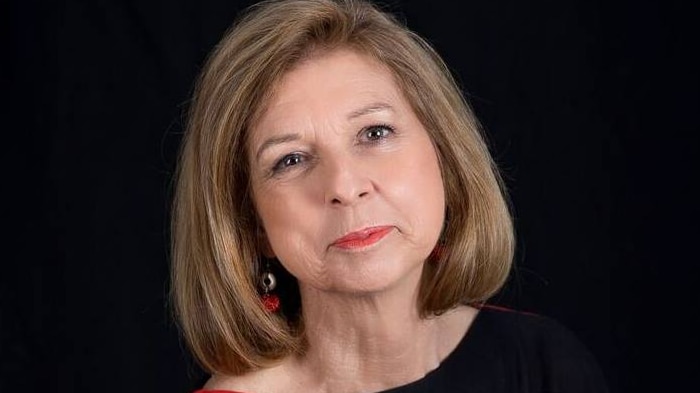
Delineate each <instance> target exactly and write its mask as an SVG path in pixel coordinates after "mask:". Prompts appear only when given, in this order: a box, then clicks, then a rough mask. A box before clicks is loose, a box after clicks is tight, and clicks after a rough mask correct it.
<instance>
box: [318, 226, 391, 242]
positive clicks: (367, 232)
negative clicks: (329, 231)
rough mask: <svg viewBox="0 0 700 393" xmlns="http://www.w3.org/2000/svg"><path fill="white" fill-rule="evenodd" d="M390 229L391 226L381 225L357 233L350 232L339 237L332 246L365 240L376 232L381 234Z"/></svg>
mask: <svg viewBox="0 0 700 393" xmlns="http://www.w3.org/2000/svg"><path fill="white" fill-rule="evenodd" d="M388 227H390V226H389V225H379V226H373V227H366V228H362V229H360V230H357V231H353V232H349V233H347V234H345V235H344V236H342V237H339V238H337V239H335V241H333V243H332V244H338V243H345V242H349V241H353V240H358V239H364V238H366V237H367V236H370V235H371V234H373V233H374V232H379V231H382V230H385V229H386V228H388Z"/></svg>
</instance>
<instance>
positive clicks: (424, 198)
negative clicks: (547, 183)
mask: <svg viewBox="0 0 700 393" xmlns="http://www.w3.org/2000/svg"><path fill="white" fill-rule="evenodd" d="M427 143H428V145H427V146H425V145H419V146H417V148H414V149H411V150H410V151H408V152H407V154H406V155H405V156H404V157H402V160H401V161H397V162H401V163H402V164H401V166H396V167H395V170H394V171H393V173H392V176H387V177H386V179H388V181H391V183H392V184H394V187H390V188H391V189H393V191H392V193H393V194H394V197H395V198H396V199H395V200H397V201H400V203H401V207H400V208H401V210H402V211H403V213H404V215H405V217H407V219H408V224H409V225H410V228H409V230H411V232H413V233H414V234H415V235H416V236H420V237H421V238H422V239H417V240H420V241H421V242H423V241H425V242H431V243H432V242H433V240H432V239H433V238H434V239H435V240H437V238H438V236H439V234H440V231H441V230H442V225H443V220H444V216H445V191H444V185H443V181H442V175H441V172H440V166H439V164H438V161H437V156H436V154H435V151H434V149H433V147H432V144H430V142H427Z"/></svg>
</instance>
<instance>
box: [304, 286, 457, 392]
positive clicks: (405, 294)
mask: <svg viewBox="0 0 700 393" xmlns="http://www.w3.org/2000/svg"><path fill="white" fill-rule="evenodd" d="M414 284H415V285H411V286H405V287H402V288H394V289H392V290H386V291H382V292H379V293H371V294H362V295H356V294H342V293H337V292H321V291H318V290H315V289H313V288H306V287H303V286H302V288H301V291H302V299H304V301H303V307H302V309H303V313H304V324H305V327H306V337H307V340H308V344H309V345H308V351H307V352H306V353H305V354H304V356H303V358H301V359H299V365H300V366H301V367H303V368H304V369H306V370H309V371H310V373H307V374H306V375H310V376H312V377H311V378H312V379H313V381H310V383H311V384H312V385H315V386H317V387H318V389H315V390H319V391H324V390H325V391H332V392H343V391H346V392H351V391H367V390H372V391H377V390H383V389H386V388H389V387H393V386H398V385H403V384H405V383H408V382H411V381H414V380H417V379H420V378H421V377H423V376H424V375H425V374H426V373H427V372H429V371H430V370H433V369H435V368H436V367H437V366H438V365H439V362H440V360H441V359H442V357H444V354H442V353H441V352H442V351H443V349H444V348H443V346H441V341H440V337H441V335H440V329H441V328H442V327H443V326H442V323H441V322H440V321H439V320H438V319H436V318H430V319H422V318H420V315H419V312H418V308H417V305H416V304H417V292H418V281H416V282H415V283H414Z"/></svg>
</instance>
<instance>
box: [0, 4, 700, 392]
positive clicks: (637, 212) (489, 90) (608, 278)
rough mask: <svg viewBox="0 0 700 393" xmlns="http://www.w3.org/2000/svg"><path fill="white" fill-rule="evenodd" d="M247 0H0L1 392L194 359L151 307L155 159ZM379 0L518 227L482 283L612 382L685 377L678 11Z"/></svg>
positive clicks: (688, 23) (659, 383)
mask: <svg viewBox="0 0 700 393" xmlns="http://www.w3.org/2000/svg"><path fill="white" fill-rule="evenodd" d="M247 4H249V2H235V1H213V0H205V1H198V2H194V1H190V2H171V1H151V2H144V1H135V0H132V1H105V0H91V1H88V0H84V1H64V2H50V1H44V2H41V1H39V2H37V1H26V2H20V1H14V2H9V3H8V2H5V3H3V5H2V6H1V7H2V8H3V9H2V10H0V11H1V14H2V19H3V21H2V29H3V34H2V37H3V40H4V41H5V44H4V45H3V50H2V52H3V56H2V57H3V59H2V61H1V64H2V72H1V74H2V78H3V81H2V91H3V94H2V100H3V102H2V104H3V105H2V113H3V119H2V121H1V122H0V124H1V125H2V147H3V148H2V151H3V154H2V155H1V156H2V158H3V161H4V162H3V164H2V169H3V173H4V176H3V180H2V184H3V187H2V189H3V195H4V197H3V202H2V211H3V222H4V223H5V225H4V227H5V228H4V231H3V233H4V235H3V243H4V246H3V251H4V252H3V253H2V255H3V256H2V269H1V270H0V277H1V279H0V280H1V281H0V284H1V285H2V286H1V291H2V292H0V295H1V296H0V302H2V303H1V304H2V308H1V309H0V310H1V311H0V328H1V329H0V355H1V356H0V367H1V368H0V391H3V392H9V391H39V390H40V389H48V390H49V391H58V392H83V391H101V392H140V391H143V392H154V391H162V392H187V391H189V390H191V389H193V388H194V387H195V386H196V384H197V383H199V381H201V377H202V373H201V371H200V370H199V369H198V368H197V367H196V365H195V364H194V363H193V361H192V360H191V359H190V358H189V357H188V355H186V351H185V350H184V349H183V344H182V343H181V342H180V341H179V339H178V333H177V329H176V327H175V324H174V322H173V321H172V319H171V317H170V315H169V311H168V308H167V292H168V282H167V280H168V251H167V249H168V242H169V234H168V225H169V218H168V214H169V204H170V198H171V194H172V187H171V181H172V174H173V170H174V166H175V161H176V160H175V157H176V151H177V147H178V144H179V141H180V137H181V133H182V125H183V119H184V115H183V113H184V110H185V108H186V107H187V103H188V96H189V94H190V92H191V89H192V82H193V80H194V77H195V75H196V73H197V72H198V70H199V69H200V67H201V65H202V63H203V59H204V57H205V56H206V54H207V53H208V51H209V50H210V49H211V48H212V47H213V45H214V44H215V43H216V42H217V41H218V40H219V39H220V38H221V36H222V34H223V32H224V30H225V29H226V28H227V27H228V26H229V25H230V23H231V22H232V20H233V19H234V17H235V15H236V14H237V12H238V10H240V9H241V8H242V7H244V6H245V5H247ZM388 4H389V6H388V9H389V10H392V11H394V12H397V13H399V14H400V15H402V17H403V18H405V20H406V21H407V24H408V26H409V27H410V28H411V29H413V30H415V31H417V32H418V33H419V34H421V35H423V36H424V37H426V38H427V39H428V40H429V41H430V42H432V43H433V44H434V45H435V47H436V48H437V49H438V51H439V52H440V53H441V54H442V55H443V56H444V58H445V60H446V61H447V63H448V64H449V65H450V67H451V68H452V69H453V71H454V72H455V74H456V76H457V78H458V80H459V82H460V84H461V86H462V87H463V88H464V91H465V93H466V94H467V96H468V99H469V101H470V102H471V103H472V105H473V106H474V108H475V110H476V112H477V114H478V116H479V118H480V119H481V121H482V123H483V125H484V128H485V130H486V133H487V136H488V139H489V141H490V144H491V147H492V152H493V154H494V156H495V158H496V160H497V161H498V162H499V164H500V165H501V167H502V168H503V174H504V176H505V178H506V182H507V185H508V188H509V191H510V195H511V197H512V201H513V206H514V214H515V221H516V226H517V231H518V242H519V244H518V247H519V248H518V255H517V260H516V270H515V272H514V275H513V277H512V279H511V280H510V282H509V284H508V287H507V288H506V290H504V291H503V293H502V294H500V295H499V296H497V297H496V298H495V299H494V302H495V303H498V304H502V305H508V306H511V307H515V308H519V309H525V310H528V311H533V312H537V313H541V314H545V315H549V316H551V317H553V318H555V319H557V320H559V321H560V322H562V323H563V324H564V325H566V326H568V327H569V328H570V329H571V330H573V331H574V332H575V333H576V334H577V335H578V336H579V337H580V338H581V340H582V341H583V342H584V343H585V344H586V345H587V346H588V347H589V348H590V350H591V351H592V352H593V353H594V355H595V356H596V357H597V358H598V360H599V362H600V364H601V366H602V368H603V370H604V372H605V374H606V376H607V378H608V380H609V382H610V385H611V388H612V390H613V391H615V392H627V391H630V392H631V391H650V392H651V391H687V390H688V389H689V388H693V387H695V388H696V387H697V386H698V383H699V382H700V378H698V375H697V374H698V371H697V370H698V367H699V366H700V364H699V362H698V352H697V351H698V338H697V333H696V329H697V327H698V326H697V323H696V322H694V321H695V320H696V319H697V318H698V308H699V307H698V302H697V298H698V295H697V293H696V291H697V287H698V285H699V284H700V280H698V276H697V274H696V269H695V265H696V263H697V262H699V261H698V257H697V253H696V250H697V247H696V243H697V241H698V239H697V237H698V230H697V218H698V214H697V213H698V207H697V204H696V203H695V202H696V196H697V193H696V192H695V189H694V183H695V181H696V179H697V175H696V164H697V157H696V155H697V150H698V149H697V145H698V137H697V135H696V133H697V132H698V131H699V127H698V125H699V122H698V120H697V116H698V104H699V100H698V87H699V84H698V72H697V68H698V61H697V59H696V56H697V51H698V42H697V39H696V38H695V35H697V30H698V29H697V27H696V25H697V21H696V20H695V16H696V15H698V14H697V12H696V11H695V10H694V9H692V8H691V7H690V6H689V5H682V4H680V3H675V2H671V1H663V2H645V1H614V2H602V1H599V2H596V1H536V2H529V1H469V2H457V1H454V2H452V1H433V2H420V1H390V2H388ZM688 4H691V3H688ZM694 15H695V16H694ZM8 251H9V252H8Z"/></svg>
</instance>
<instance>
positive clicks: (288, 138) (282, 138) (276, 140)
mask: <svg viewBox="0 0 700 393" xmlns="http://www.w3.org/2000/svg"><path fill="white" fill-rule="evenodd" d="M300 138H301V137H300V136H299V134H283V135H277V136H273V137H271V138H269V139H267V140H265V142H263V144H262V145H260V147H259V148H258V152H257V153H255V160H256V161H259V160H260V156H261V155H262V154H263V152H264V151H265V150H266V149H268V148H270V147H272V146H275V145H280V144H282V143H287V142H292V141H296V140H299V139H300Z"/></svg>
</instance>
